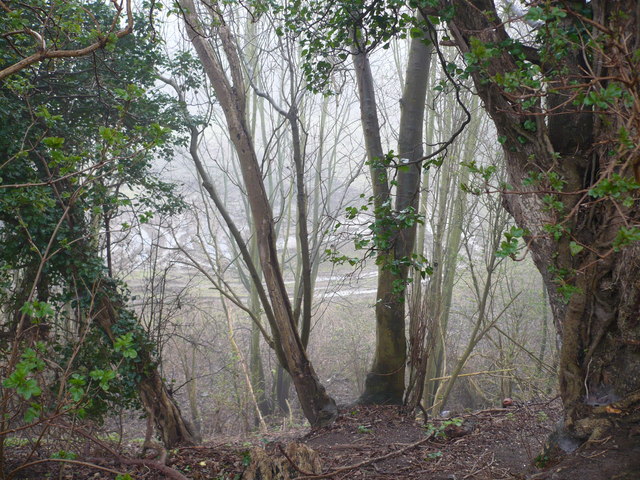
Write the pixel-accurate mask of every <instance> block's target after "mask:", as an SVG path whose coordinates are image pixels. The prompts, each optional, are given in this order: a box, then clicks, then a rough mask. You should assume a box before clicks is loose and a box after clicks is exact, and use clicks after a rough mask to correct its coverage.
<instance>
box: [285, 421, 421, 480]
mask: <svg viewBox="0 0 640 480" xmlns="http://www.w3.org/2000/svg"><path fill="white" fill-rule="evenodd" d="M431 437H433V433H430V434H428V435H427V436H426V437H425V438H423V439H422V440H419V441H417V442H415V443H412V444H410V445H407V446H406V447H404V448H401V449H400V450H394V451H393V452H390V453H387V454H386V455H382V456H381V457H375V458H371V459H369V460H365V461H364V462H360V463H356V464H353V465H349V466H347V467H342V468H338V469H337V470H332V471H329V472H326V473H320V474H318V475H307V474H305V475H303V476H301V477H295V478H294V479H293V480H314V479H317V478H329V477H333V476H334V475H339V474H341V473H345V472H349V471H351V470H356V469H358V468H362V467H366V466H367V465H371V464H372V463H376V462H380V461H382V460H386V459H387V458H391V457H395V456H396V455H401V454H403V453H404V452H406V451H407V450H411V449H413V448H416V447H419V446H420V445H422V444H424V443H427V442H428V441H429V440H431ZM287 458H288V457H287ZM289 461H291V460H289ZM294 468H296V470H298V471H299V469H298V468H297V467H296V466H295V465H294Z"/></svg>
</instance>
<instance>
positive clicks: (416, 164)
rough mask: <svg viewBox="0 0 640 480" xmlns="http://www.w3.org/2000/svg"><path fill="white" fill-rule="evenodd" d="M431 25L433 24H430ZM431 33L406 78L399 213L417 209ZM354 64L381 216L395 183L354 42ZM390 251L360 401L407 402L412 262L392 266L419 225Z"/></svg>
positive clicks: (415, 45) (367, 72) (383, 257)
mask: <svg viewBox="0 0 640 480" xmlns="http://www.w3.org/2000/svg"><path fill="white" fill-rule="evenodd" d="M427 28H428V27H427ZM428 40H429V37H428V36H427V34H426V33H425V37H421V38H413V39H412V40H411V44H410V47H409V60H408V65H407V75H406V83H405V85H404V91H403V95H402V99H401V116H400V130H399V132H400V133H399V138H398V155H399V158H400V163H401V164H404V166H403V167H401V168H400V169H399V171H398V180H397V190H396V205H395V210H396V212H407V211H410V210H411V211H412V212H417V211H418V201H419V190H420V177H421V162H420V161H419V159H420V158H421V157H422V154H423V148H422V127H423V117H424V111H425V99H426V92H427V83H428V78H429V67H430V65H431V58H430V56H431V52H432V50H433V45H432V44H431V43H430V42H429V41H428ZM353 58H354V65H355V70H356V79H357V83H358V93H359V95H360V114H361V121H362V128H363V131H364V135H365V143H366V146H367V156H368V159H369V162H370V165H371V181H372V183H373V194H374V206H375V209H376V217H377V218H376V220H380V217H379V216H380V215H384V213H383V212H384V205H385V203H387V202H389V201H390V186H389V184H388V175H387V172H386V168H387V167H386V166H385V165H384V164H383V160H384V157H385V155H384V151H383V150H382V142H381V140H380V127H379V124H378V118H377V111H376V109H377V107H376V98H375V92H374V82H373V76H372V74H371V67H370V65H369V59H368V58H367V55H366V52H364V51H358V50H357V49H355V47H354V55H353ZM392 233H393V235H394V236H395V238H394V239H393V240H392V246H391V248H390V249H389V250H388V251H384V252H380V253H379V256H378V265H379V267H378V291H377V295H376V307H375V312H376V347H375V352H374V357H373V364H372V366H371V370H370V371H369V373H368V374H367V378H366V380H365V390H364V392H363V393H362V395H361V397H360V399H359V402H360V403H365V404H367V403H375V404H402V402H403V397H404V389H405V362H406V357H407V341H406V333H405V297H406V282H407V276H408V272H409V268H408V266H406V265H404V266H402V267H400V271H395V270H394V269H392V268H391V265H392V264H393V263H394V262H395V261H397V260H400V261H404V260H405V259H408V258H410V257H411V255H412V253H413V246H414V243H415V236H416V224H414V225H413V226H412V227H409V228H405V229H403V230H401V231H399V232H392Z"/></svg>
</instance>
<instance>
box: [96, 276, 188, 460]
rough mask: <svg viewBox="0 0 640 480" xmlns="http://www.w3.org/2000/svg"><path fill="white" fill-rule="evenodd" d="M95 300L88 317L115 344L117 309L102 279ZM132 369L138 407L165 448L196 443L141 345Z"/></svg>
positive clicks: (153, 363) (141, 344) (141, 343)
mask: <svg viewBox="0 0 640 480" xmlns="http://www.w3.org/2000/svg"><path fill="white" fill-rule="evenodd" d="M96 295H97V296H98V299H97V301H96V303H95V307H96V308H95V311H94V312H92V317H93V318H94V319H95V321H96V322H97V324H98V325H99V326H100V328H101V329H102V330H103V331H104V332H105V334H106V335H107V336H108V337H109V339H110V340H111V341H115V339H116V337H115V335H114V334H113V327H114V326H115V325H116V323H117V322H118V318H119V315H120V310H121V309H122V308H123V307H122V306H121V305H118V304H116V303H114V300H113V298H114V297H117V292H115V289H114V288H111V285H110V280H107V279H105V280H104V281H103V282H102V283H101V284H100V285H98V286H97V293H96ZM137 353H138V357H137V360H138V361H136V363H135V365H136V368H137V373H138V375H139V378H140V381H139V383H138V386H137V388H138V392H139V394H140V401H141V403H142V406H143V407H144V409H145V410H146V412H147V415H149V417H150V418H151V420H152V421H153V423H154V424H155V426H156V429H157V430H158V433H159V434H160V438H161V439H162V443H163V444H164V446H165V447H166V448H173V447H175V446H177V445H193V444H195V443H197V440H198V439H197V435H196V433H195V431H194V430H193V428H192V427H191V425H189V424H188V423H187V421H186V420H185V419H184V418H183V417H182V414H181V413H180V409H179V408H178V405H177V404H176V402H175V401H174V400H173V398H172V397H171V395H170V394H169V391H168V390H167V387H166V386H165V384H164V381H163V380H162V377H161V376H160V373H159V372H158V369H157V367H156V362H155V361H154V359H153V358H152V356H151V352H150V351H149V349H148V347H147V346H146V345H145V344H144V342H140V344H139V346H138V350H137Z"/></svg>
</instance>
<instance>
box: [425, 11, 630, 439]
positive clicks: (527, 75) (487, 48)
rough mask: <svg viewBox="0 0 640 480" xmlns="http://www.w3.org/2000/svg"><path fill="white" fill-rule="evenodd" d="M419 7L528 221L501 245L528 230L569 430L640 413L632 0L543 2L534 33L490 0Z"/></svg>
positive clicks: (516, 210) (584, 433)
mask: <svg viewBox="0 0 640 480" xmlns="http://www.w3.org/2000/svg"><path fill="white" fill-rule="evenodd" d="M421 10H422V13H423V14H424V15H438V16H439V17H440V18H442V19H443V20H444V21H446V24H447V26H448V28H449V31H450V34H451V42H452V43H453V44H454V45H455V46H456V48H458V49H459V50H460V52H462V53H463V54H464V56H465V60H466V64H467V66H466V69H460V71H459V73H460V74H462V75H470V76H471V78H472V79H473V81H474V84H475V87H476V89H477V92H478V95H479V96H480V98H481V99H482V101H483V103H484V105H485V108H486V109H487V112H488V113H489V115H490V116H491V118H492V119H493V122H494V124H495V126H496V130H497V133H498V140H499V141H500V142H501V143H502V144H503V150H504V154H505V159H506V166H507V172H508V180H507V183H506V184H503V185H499V186H498V188H499V190H500V191H502V192H503V198H504V203H505V206H506V207H507V209H508V210H509V212H510V213H511V215H512V216H513V217H514V219H515V221H516V223H517V224H518V226H519V228H515V227H514V228H513V229H511V231H510V232H508V233H509V236H508V237H505V241H504V242H503V245H502V249H501V250H502V252H503V254H505V255H512V256H514V257H515V255H516V254H517V246H518V238H520V237H521V238H523V239H524V241H525V242H526V246H527V248H528V250H530V252H531V254H532V256H533V259H534V261H535V263H536V265H537V267H538V269H539V270H540V273H541V274H542V276H543V278H544V281H545V284H546V287H547V290H548V292H549V299H550V304H551V307H552V312H553V317H554V321H555V325H556V329H557V332H558V335H559V336H560V338H561V350H560V365H559V368H560V372H559V375H560V391H561V395H562V399H563V402H564V408H565V421H566V427H567V428H568V429H569V431H571V432H572V433H573V434H575V435H576V436H578V437H581V438H585V437H588V436H589V435H592V434H595V435H597V434H598V433H602V432H603V431H605V430H606V428H607V427H610V426H611V425H612V419H611V415H612V414H613V415H614V416H615V417H616V418H617V419H618V420H623V419H624V420H625V421H629V422H635V421H637V420H638V418H637V414H633V413H632V412H633V411H634V410H635V409H637V406H638V404H639V403H640V393H639V391H640V390H639V387H640V386H639V384H638V371H640V357H638V355H637V344H638V338H639V336H640V329H639V324H638V322H637V321H636V320H635V318H636V317H637V309H638V305H639V304H640V303H639V302H640V285H639V284H638V282H637V269H638V266H639V265H640V246H639V245H638V243H637V241H638V240H639V239H640V230H639V228H638V222H639V220H640V218H639V211H638V199H637V191H638V189H640V184H639V183H638V181H639V180H640V175H638V173H639V168H640V167H639V166H638V165H639V162H638V161H637V158H638V152H639V150H640V145H639V144H638V138H640V137H639V134H640V114H639V113H638V112H639V111H638V109H637V105H638V104H639V102H640V83H639V81H638V79H637V75H636V74H635V73H634V72H638V71H639V68H640V56H639V55H638V42H640V37H639V34H638V25H639V24H640V17H639V12H638V9H637V2H635V1H630V0H623V1H617V2H614V1H606V0H595V1H591V2H587V1H570V2H556V1H546V2H534V3H533V4H532V5H530V6H529V7H528V10H527V12H526V13H525V15H524V17H523V18H524V20H525V21H527V22H528V24H530V25H532V28H533V32H532V33H533V35H534V37H535V41H533V42H532V41H528V40H527V38H531V37H521V36H519V35H518V34H517V29H508V28H507V27H508V25H509V24H508V23H503V20H501V19H500V15H499V14H498V11H497V8H496V5H495V4H494V2H493V1H492V0H472V1H462V0H454V1H452V2H440V1H438V2H431V4H430V5H429V6H427V7H424V8H422V9H421ZM463 70H464V71H463ZM465 72H466V73H465ZM483 173H485V174H487V173H488V172H487V171H486V170H485V171H484V172H483ZM490 176H491V175H490V173H489V174H488V176H487V177H486V179H487V180H489V179H490Z"/></svg>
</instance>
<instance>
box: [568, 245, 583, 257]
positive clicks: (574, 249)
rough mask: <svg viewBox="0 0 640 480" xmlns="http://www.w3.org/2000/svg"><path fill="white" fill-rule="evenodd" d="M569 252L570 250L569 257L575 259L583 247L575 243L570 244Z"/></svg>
mask: <svg viewBox="0 0 640 480" xmlns="http://www.w3.org/2000/svg"><path fill="white" fill-rule="evenodd" d="M569 250H571V255H572V256H574V257H575V256H576V255H577V254H579V253H580V252H581V251H582V250H584V247H583V246H582V245H579V244H577V243H576V242H570V243H569Z"/></svg>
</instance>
